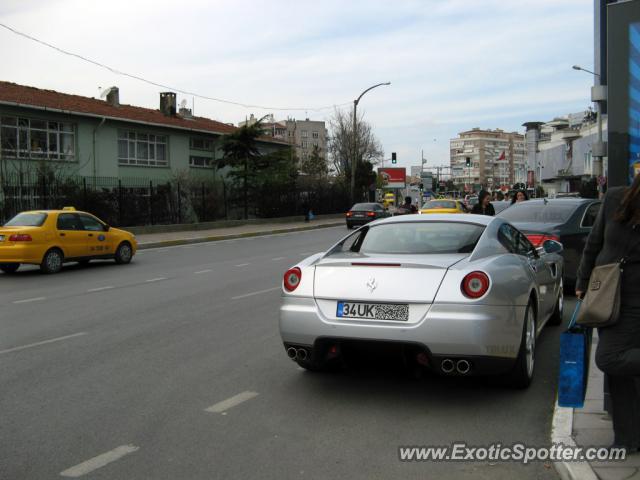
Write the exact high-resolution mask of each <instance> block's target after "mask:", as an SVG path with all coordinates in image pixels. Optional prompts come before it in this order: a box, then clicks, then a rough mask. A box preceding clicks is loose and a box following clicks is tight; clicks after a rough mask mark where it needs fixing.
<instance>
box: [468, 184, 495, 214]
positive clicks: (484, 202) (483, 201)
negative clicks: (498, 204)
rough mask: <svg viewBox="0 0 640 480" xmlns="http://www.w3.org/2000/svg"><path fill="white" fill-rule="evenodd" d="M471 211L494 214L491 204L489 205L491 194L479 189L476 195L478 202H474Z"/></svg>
mask: <svg viewBox="0 0 640 480" xmlns="http://www.w3.org/2000/svg"><path fill="white" fill-rule="evenodd" d="M471 213H475V214H476V215H490V216H492V217H493V216H494V215H495V214H496V211H495V209H494V208H493V205H491V195H490V194H489V192H487V191H486V190H481V191H480V194H479V195H478V203H476V204H475V205H474V206H473V208H472V209H471Z"/></svg>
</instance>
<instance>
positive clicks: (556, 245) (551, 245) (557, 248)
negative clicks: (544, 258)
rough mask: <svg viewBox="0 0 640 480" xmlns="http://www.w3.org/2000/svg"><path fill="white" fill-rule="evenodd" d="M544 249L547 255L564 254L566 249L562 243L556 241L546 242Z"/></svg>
mask: <svg viewBox="0 0 640 480" xmlns="http://www.w3.org/2000/svg"><path fill="white" fill-rule="evenodd" d="M542 249H543V250H544V252H545V253H562V251H563V250H564V247H563V246H562V244H561V243H560V242H556V241H555V240H545V242H544V243H543V244H542Z"/></svg>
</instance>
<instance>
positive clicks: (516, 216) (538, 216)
mask: <svg viewBox="0 0 640 480" xmlns="http://www.w3.org/2000/svg"><path fill="white" fill-rule="evenodd" d="M575 209H576V206H575V205H559V204H557V203H556V204H552V203H547V204H544V203H529V202H521V203H519V204H514V205H512V206H511V207H509V208H507V209H506V210H504V211H502V212H500V213H499V214H498V216H499V217H501V218H504V219H506V220H509V221H510V222H514V223H515V222H523V223H524V222H527V223H565V222H566V221H567V220H569V218H570V217H571V214H572V213H573V212H574V211H575Z"/></svg>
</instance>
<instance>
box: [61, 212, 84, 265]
mask: <svg viewBox="0 0 640 480" xmlns="http://www.w3.org/2000/svg"><path fill="white" fill-rule="evenodd" d="M56 237H57V239H58V242H59V243H60V245H61V246H62V250H63V251H64V256H65V258H78V257H84V256H86V255H87V233H86V232H85V231H84V228H83V227H82V224H81V223H80V219H79V218H78V215H77V214H75V213H60V214H59V215H58V220H57V223H56Z"/></svg>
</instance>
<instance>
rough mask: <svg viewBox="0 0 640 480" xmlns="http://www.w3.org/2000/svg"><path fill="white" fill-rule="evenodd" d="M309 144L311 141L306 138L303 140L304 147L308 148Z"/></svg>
mask: <svg viewBox="0 0 640 480" xmlns="http://www.w3.org/2000/svg"><path fill="white" fill-rule="evenodd" d="M308 146H309V142H307V141H306V140H303V141H302V148H307V147H308Z"/></svg>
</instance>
